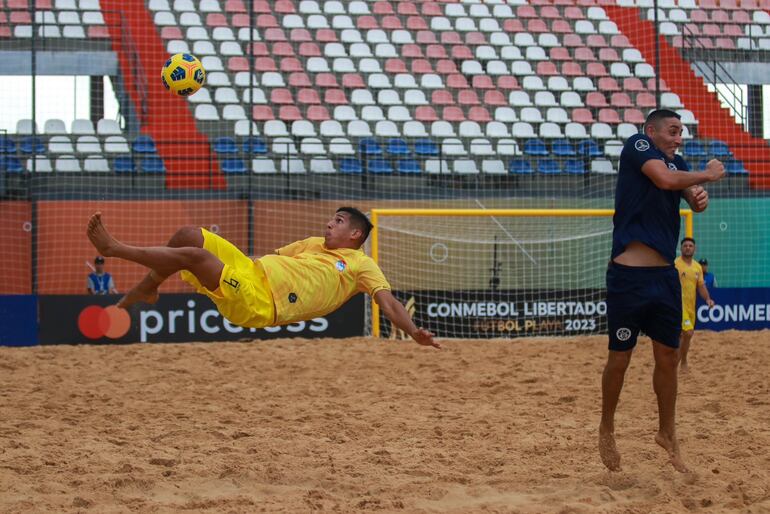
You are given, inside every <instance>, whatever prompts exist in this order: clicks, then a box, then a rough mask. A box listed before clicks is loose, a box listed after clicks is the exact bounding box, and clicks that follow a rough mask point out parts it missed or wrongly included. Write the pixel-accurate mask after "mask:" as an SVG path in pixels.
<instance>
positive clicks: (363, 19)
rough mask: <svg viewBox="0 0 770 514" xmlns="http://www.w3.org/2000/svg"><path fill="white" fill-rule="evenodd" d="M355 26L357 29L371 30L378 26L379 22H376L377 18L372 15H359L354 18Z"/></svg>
mask: <svg viewBox="0 0 770 514" xmlns="http://www.w3.org/2000/svg"><path fill="white" fill-rule="evenodd" d="M356 28H357V29H358V30H372V29H378V28H380V24H379V23H377V18H375V17H374V16H359V18H358V19H357V20H356Z"/></svg>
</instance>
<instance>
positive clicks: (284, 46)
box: [273, 41, 294, 57]
mask: <svg viewBox="0 0 770 514" xmlns="http://www.w3.org/2000/svg"><path fill="white" fill-rule="evenodd" d="M273 55H276V56H278V57H292V56H294V48H292V46H291V44H289V43H287V42H285V41H279V42H276V43H275V44H274V45H273Z"/></svg>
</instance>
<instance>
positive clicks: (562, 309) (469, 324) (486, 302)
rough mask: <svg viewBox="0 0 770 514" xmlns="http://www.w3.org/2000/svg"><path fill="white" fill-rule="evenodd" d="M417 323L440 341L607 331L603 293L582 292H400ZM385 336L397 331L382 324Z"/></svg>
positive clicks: (584, 290)
mask: <svg viewBox="0 0 770 514" xmlns="http://www.w3.org/2000/svg"><path fill="white" fill-rule="evenodd" d="M395 295H396V297H397V298H398V299H399V300H400V301H401V302H402V303H404V304H405V305H407V308H408V309H409V310H410V312H413V318H414V320H415V323H416V324H417V325H419V326H423V327H425V328H427V329H429V330H431V331H432V332H433V333H434V334H436V335H438V336H440V337H467V338H492V337H523V336H550V335H580V334H598V333H603V332H606V331H607V305H606V303H605V293H604V290H602V289H581V290H577V291H528V290H517V291H416V292H411V291H399V292H396V293H395ZM382 326H383V327H384V331H383V333H384V334H386V336H387V335H388V334H390V331H391V330H392V327H391V326H390V323H388V322H387V320H383V325H382Z"/></svg>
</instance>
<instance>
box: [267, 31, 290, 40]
mask: <svg viewBox="0 0 770 514" xmlns="http://www.w3.org/2000/svg"><path fill="white" fill-rule="evenodd" d="M264 37H265V41H286V34H284V32H283V29H279V28H268V29H265V32H264Z"/></svg>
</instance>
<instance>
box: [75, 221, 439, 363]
mask: <svg viewBox="0 0 770 514" xmlns="http://www.w3.org/2000/svg"><path fill="white" fill-rule="evenodd" d="M371 228H372V224H371V222H369V219H368V218H367V217H366V216H365V215H364V214H363V213H362V212H361V211H359V210H358V209H355V208H352V207H340V208H339V209H337V212H335V213H334V216H333V217H332V219H331V220H329V222H328V223H327V224H326V231H325V233H324V237H310V238H307V239H304V240H302V241H296V242H294V243H292V244H290V245H287V246H284V247H282V248H279V249H277V250H276V253H275V254H274V255H266V256H264V257H261V258H259V259H256V260H252V259H251V258H249V257H247V256H246V255H244V254H243V253H242V252H241V251H240V250H239V249H238V248H236V247H235V245H233V244H232V243H230V242H229V241H227V240H226V239H224V238H222V237H220V236H218V235H216V234H213V233H211V232H209V231H208V230H205V229H202V228H198V227H184V228H181V229H179V230H178V231H177V232H176V233H175V234H174V235H173V236H172V237H171V239H170V240H169V242H168V243H167V245H166V246H154V247H137V246H130V245H127V244H124V243H122V242H120V241H118V240H117V239H115V238H114V237H112V235H110V233H109V232H108V231H107V228H106V227H105V226H104V224H103V223H102V219H101V213H99V212H97V213H96V214H94V215H93V216H91V219H90V220H89V222H88V229H87V231H86V233H87V235H88V238H89V239H90V240H91V243H92V244H93V245H94V246H95V247H96V248H97V249H98V250H99V252H100V254H101V255H104V256H107V257H118V258H121V259H125V260H128V261H132V262H136V263H138V264H141V265H143V266H146V267H147V268H150V272H149V273H148V274H147V276H145V277H144V279H142V281H141V282H139V284H137V285H136V286H135V287H134V288H133V289H131V290H130V291H129V292H128V293H127V294H126V296H124V297H123V298H122V299H121V300H120V302H118V306H119V307H123V308H128V307H130V306H131V305H133V304H134V303H136V302H146V303H154V302H155V301H156V300H157V299H158V286H160V284H161V283H163V281H164V280H166V278H168V277H169V276H171V275H172V274H174V273H176V272H177V271H181V276H182V279H183V280H185V281H187V282H189V283H190V284H192V285H193V286H194V287H195V288H196V289H197V290H198V292H199V293H201V294H205V295H206V296H208V297H209V298H211V300H212V301H213V302H214V303H215V304H216V306H217V308H218V309H219V311H220V312H221V313H222V315H223V316H224V317H226V318H227V319H228V320H230V321H231V322H232V323H234V324H236V325H240V326H244V327H254V328H262V327H266V326H274V325H284V324H288V323H292V322H295V321H304V320H309V319H312V318H314V317H317V316H323V315H325V314H328V313H330V312H332V311H334V310H336V309H337V308H339V307H340V306H341V305H342V304H344V303H345V302H346V301H348V300H349V299H350V297H352V296H353V295H355V294H356V293H359V292H363V293H367V294H369V295H371V296H372V297H373V298H374V300H375V301H376V302H377V304H378V305H379V306H380V309H382V312H383V314H385V316H386V317H387V318H388V319H389V320H390V321H392V322H393V323H394V324H395V325H396V326H397V327H398V328H400V329H401V330H403V331H404V332H406V333H407V334H409V335H410V336H411V337H412V338H413V339H414V340H415V341H417V343H419V344H421V345H425V346H433V347H436V348H440V345H439V344H438V343H437V342H435V341H434V340H433V334H432V333H430V332H429V331H428V330H425V329H423V328H418V327H416V326H415V324H414V323H413V322H412V319H411V317H410V316H409V314H408V313H407V311H406V309H405V308H404V306H403V305H401V303H400V302H399V301H398V300H396V298H395V297H394V296H393V294H392V293H391V290H390V284H388V281H387V280H386V279H385V276H384V275H383V274H382V271H381V270H380V268H379V267H378V266H377V264H376V263H375V262H374V261H373V260H372V259H371V257H369V256H367V255H366V254H364V252H363V251H362V250H360V248H361V245H363V244H364V241H366V238H367V237H368V236H369V231H370V230H371Z"/></svg>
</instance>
